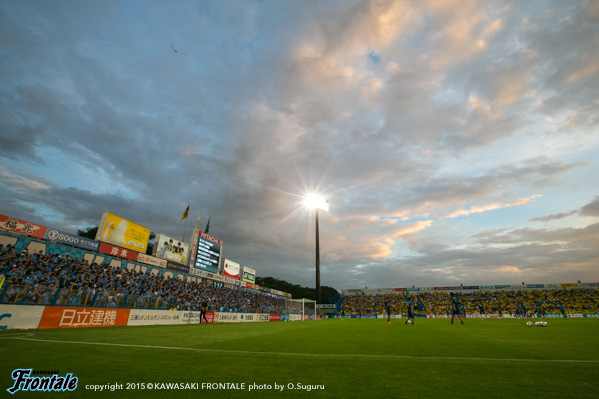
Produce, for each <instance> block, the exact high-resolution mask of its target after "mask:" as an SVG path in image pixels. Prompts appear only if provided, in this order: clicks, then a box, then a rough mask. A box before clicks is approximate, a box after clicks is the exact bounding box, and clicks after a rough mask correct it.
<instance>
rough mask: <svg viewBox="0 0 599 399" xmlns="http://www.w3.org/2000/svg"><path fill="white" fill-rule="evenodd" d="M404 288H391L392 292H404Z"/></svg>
mask: <svg viewBox="0 0 599 399" xmlns="http://www.w3.org/2000/svg"><path fill="white" fill-rule="evenodd" d="M405 290H406V289H405V288H393V291H405Z"/></svg>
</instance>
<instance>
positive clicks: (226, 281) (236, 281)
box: [223, 276, 239, 285]
mask: <svg viewBox="0 0 599 399" xmlns="http://www.w3.org/2000/svg"><path fill="white" fill-rule="evenodd" d="M223 281H224V282H225V283H227V284H233V285H239V280H236V279H234V278H231V277H225V276H223Z"/></svg>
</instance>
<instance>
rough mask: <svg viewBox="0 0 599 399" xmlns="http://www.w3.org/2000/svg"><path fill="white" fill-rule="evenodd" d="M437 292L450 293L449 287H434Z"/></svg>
mask: <svg viewBox="0 0 599 399" xmlns="http://www.w3.org/2000/svg"><path fill="white" fill-rule="evenodd" d="M434 289H435V290H436V291H449V287H434Z"/></svg>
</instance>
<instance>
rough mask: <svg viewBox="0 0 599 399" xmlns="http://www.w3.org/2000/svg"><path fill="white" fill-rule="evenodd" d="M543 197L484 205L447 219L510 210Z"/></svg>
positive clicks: (461, 211)
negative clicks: (502, 209)
mask: <svg viewBox="0 0 599 399" xmlns="http://www.w3.org/2000/svg"><path fill="white" fill-rule="evenodd" d="M539 197H541V195H538V194H537V195H533V196H532V197H528V198H520V199H519V200H517V201H514V202H511V203H508V204H501V203H494V204H488V205H483V206H472V207H470V209H467V210H459V211H456V212H454V213H452V214H450V215H448V216H447V217H448V218H450V219H453V218H456V217H459V216H467V215H471V214H473V213H482V212H489V211H494V210H496V209H501V208H510V207H512V206H521V205H525V204H527V203H528V202H530V201H532V200H533V199H535V198H539Z"/></svg>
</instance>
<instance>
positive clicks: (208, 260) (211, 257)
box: [193, 231, 223, 273]
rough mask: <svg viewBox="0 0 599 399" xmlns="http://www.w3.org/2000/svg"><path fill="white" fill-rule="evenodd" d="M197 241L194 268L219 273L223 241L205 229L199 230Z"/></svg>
mask: <svg viewBox="0 0 599 399" xmlns="http://www.w3.org/2000/svg"><path fill="white" fill-rule="evenodd" d="M197 242H198V243H197V246H196V248H195V253H196V255H195V259H194V261H193V268H195V269H200V270H205V271H208V272H211V273H218V271H219V267H220V257H221V254H222V249H223V242H222V241H221V240H219V239H218V238H214V237H212V236H211V235H208V234H206V233H204V232H203V231H199V232H198V239H197Z"/></svg>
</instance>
